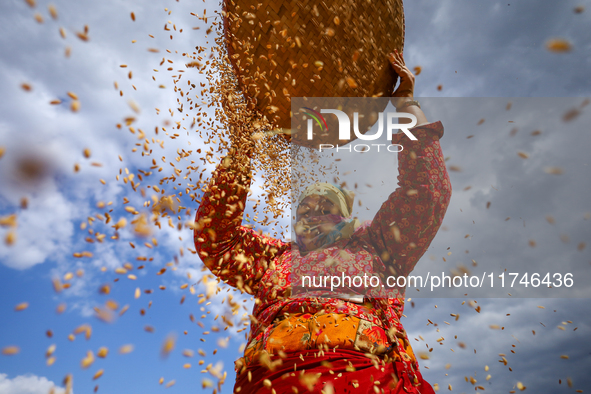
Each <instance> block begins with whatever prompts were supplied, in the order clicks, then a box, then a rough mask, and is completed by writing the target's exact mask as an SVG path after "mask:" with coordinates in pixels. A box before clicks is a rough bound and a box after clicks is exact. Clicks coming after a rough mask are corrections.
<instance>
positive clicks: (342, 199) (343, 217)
mask: <svg viewBox="0 0 591 394" xmlns="http://www.w3.org/2000/svg"><path fill="white" fill-rule="evenodd" d="M311 195H319V196H322V197H326V198H327V199H328V200H329V201H330V202H332V203H333V204H334V205H335V206H336V207H338V208H339V211H340V215H334V214H329V215H321V216H314V217H311V218H309V219H302V220H300V221H298V222H297V223H296V225H295V233H296V240H297V245H298V246H299V248H300V251H302V252H305V253H307V252H310V251H312V250H316V249H319V248H322V247H324V246H328V245H331V244H333V243H335V242H336V241H339V240H342V239H348V238H351V236H352V235H353V233H354V232H355V229H356V228H357V227H358V226H359V221H358V220H357V219H350V217H351V214H352V211H353V201H354V199H355V194H354V193H353V192H351V191H348V190H345V189H343V188H341V187H340V186H337V185H333V184H331V183H323V182H319V183H316V184H314V185H310V186H308V187H307V188H306V190H304V192H303V193H302V194H301V195H300V197H299V201H298V204H299V203H301V202H302V201H303V200H304V199H305V198H306V197H308V196H311ZM316 231H318V234H317V235H316V236H313V237H310V234H313V233H315V232H316Z"/></svg>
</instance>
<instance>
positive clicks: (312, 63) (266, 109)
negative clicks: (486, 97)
mask: <svg viewBox="0 0 591 394" xmlns="http://www.w3.org/2000/svg"><path fill="white" fill-rule="evenodd" d="M223 15H224V16H225V19H224V28H225V35H226V42H227V49H228V55H229V58H230V62H231V63H232V66H233V68H234V71H235V73H236V75H237V77H238V82H239V85H240V87H241V89H242V92H243V93H244V95H245V96H246V97H247V98H248V100H249V102H250V103H251V105H252V106H253V107H255V108H256V109H258V110H259V111H260V112H261V114H262V115H264V116H266V117H267V119H268V120H269V121H270V122H271V123H272V124H273V125H275V126H276V127H277V128H282V129H290V128H291V120H290V119H291V117H290V116H291V114H290V113H291V99H290V98H291V97H372V96H389V95H390V94H391V92H392V89H393V87H394V84H395V82H396V78H397V76H396V74H395V73H394V72H393V71H392V69H391V67H390V65H389V63H388V60H387V58H386V55H387V54H388V53H389V52H392V51H393V50H394V49H398V50H399V51H402V49H403V46H404V10H403V4H402V0H345V1H343V0H338V1H337V0H324V1H318V0H314V1H312V0H286V1H272V0H271V1H269V0H225V2H224V13H223ZM381 110H383V108H381V109H379V108H378V109H377V111H378V112H380V111H381ZM369 126H370V125H362V124H360V129H363V130H367V128H368V127H369ZM329 139H330V138H329ZM332 139H334V137H333V138H332ZM324 142H328V140H326V141H324Z"/></svg>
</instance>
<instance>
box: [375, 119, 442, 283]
mask: <svg viewBox="0 0 591 394" xmlns="http://www.w3.org/2000/svg"><path fill="white" fill-rule="evenodd" d="M411 132H412V134H413V135H414V136H415V137H417V141H412V140H410V139H409V138H408V137H407V136H406V135H405V134H403V133H399V134H395V135H393V136H392V143H393V144H400V145H402V146H403V147H404V149H403V150H402V152H400V153H399V154H398V172H399V175H398V184H399V187H398V189H396V191H395V192H394V193H392V194H391V195H390V196H389V198H388V200H387V201H386V202H385V203H384V204H383V205H382V207H381V208H380V210H379V211H378V213H377V214H376V216H375V218H374V219H373V221H372V223H371V226H370V229H369V237H370V240H371V242H372V243H373V245H374V246H375V247H376V248H377V251H378V253H380V255H381V257H382V260H383V261H384V263H385V264H386V265H387V266H389V267H391V269H390V271H392V269H393V270H394V272H390V273H389V274H395V275H408V274H409V273H410V272H411V271H412V270H413V268H414V266H415V264H416V263H417V261H418V260H419V259H420V258H421V256H422V255H423V254H424V253H425V252H426V251H427V248H428V247H429V245H430V244H431V241H432V240H433V238H434V237H435V234H437V230H439V227H440V225H441V222H442V221H443V216H444V215H445V211H446V210H447V206H448V205H449V201H450V199H451V183H450V180H449V175H448V174H447V170H446V167H445V161H444V158H443V153H442V152H441V147H440V145H439V138H441V137H442V136H443V125H442V124H441V122H435V123H429V124H426V125H423V126H419V127H415V128H414V129H411Z"/></svg>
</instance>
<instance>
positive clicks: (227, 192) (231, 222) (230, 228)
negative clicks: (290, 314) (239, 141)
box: [194, 148, 289, 294]
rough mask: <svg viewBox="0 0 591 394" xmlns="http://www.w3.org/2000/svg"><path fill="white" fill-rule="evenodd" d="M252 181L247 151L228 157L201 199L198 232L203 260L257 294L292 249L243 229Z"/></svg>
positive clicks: (228, 279)
mask: <svg viewBox="0 0 591 394" xmlns="http://www.w3.org/2000/svg"><path fill="white" fill-rule="evenodd" d="M232 151H234V149H233V148H231V152H232ZM251 178H252V174H251V167H250V158H249V157H248V154H245V152H244V151H241V152H238V153H236V154H235V155H232V156H228V157H226V158H224V159H223V160H222V163H220V165H218V167H217V169H216V170H215V171H214V173H213V174H212V177H211V180H210V183H209V185H208V186H207V189H206V190H205V194H204V195H203V197H202V199H201V205H200V206H199V209H198V210H197V215H196V217H195V232H194V238H195V247H196V249H197V252H198V254H199V257H200V258H201V260H203V263H204V264H205V265H206V266H207V267H208V268H209V269H210V271H211V272H212V273H213V274H215V275H216V276H218V277H219V278H220V279H222V280H223V281H224V282H226V283H228V284H229V285H231V286H234V287H237V288H238V289H240V290H243V291H245V292H247V293H249V294H253V293H254V292H256V288H257V286H258V285H259V279H260V278H261V277H262V276H263V274H264V273H265V271H266V270H267V268H268V267H269V264H270V262H271V261H272V259H273V258H274V257H275V256H277V255H278V254H281V253H283V252H284V251H285V250H287V248H288V247H289V246H288V245H287V244H285V243H283V242H281V241H279V240H277V239H274V238H270V237H266V236H263V235H260V234H259V233H257V232H256V231H254V230H253V229H250V228H247V227H244V226H242V217H243V214H244V208H245V206H246V198H247V196H248V191H249V190H250V182H251Z"/></svg>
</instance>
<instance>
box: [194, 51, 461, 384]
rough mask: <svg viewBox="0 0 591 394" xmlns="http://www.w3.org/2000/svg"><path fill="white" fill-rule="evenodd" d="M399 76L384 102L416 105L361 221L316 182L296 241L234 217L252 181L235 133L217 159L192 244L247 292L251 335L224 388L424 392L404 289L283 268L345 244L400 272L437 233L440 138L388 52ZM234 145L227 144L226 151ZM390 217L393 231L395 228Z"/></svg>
mask: <svg viewBox="0 0 591 394" xmlns="http://www.w3.org/2000/svg"><path fill="white" fill-rule="evenodd" d="M389 60H390V63H391V65H392V68H393V69H394V71H396V73H397V74H398V75H399V76H400V85H399V87H398V88H397V89H396V91H395V92H394V94H393V98H392V103H393V104H394V105H395V107H396V108H397V112H406V113H410V114H413V115H415V116H416V118H417V121H418V122H417V126H416V127H415V128H413V129H411V132H412V133H413V135H415V136H416V137H417V139H418V140H417V141H410V140H409V139H408V138H406V136H404V134H397V135H395V136H393V138H392V139H393V141H392V143H401V142H402V139H403V138H404V142H403V146H404V150H403V151H402V152H400V153H399V156H398V162H399V176H398V181H399V185H400V187H399V188H398V189H397V190H396V191H395V192H394V193H392V194H391V195H390V197H389V198H388V200H387V201H386V202H385V203H384V205H383V206H382V208H381V209H380V210H379V211H378V213H377V214H376V217H375V218H374V219H373V221H372V222H371V223H370V224H369V225H365V226H357V224H355V222H354V221H353V220H350V219H349V217H350V215H351V211H352V207H353V196H352V194H351V193H349V192H348V191H346V190H343V189H341V188H339V187H337V186H335V185H330V184H317V185H314V186H311V187H309V188H308V189H306V191H305V192H304V193H303V195H302V196H301V198H300V201H299V206H298V210H297V218H296V220H297V221H298V224H297V225H296V229H295V230H296V239H297V242H296V243H295V244H294V245H290V244H287V243H284V242H281V241H279V240H276V239H272V238H269V237H266V236H263V235H259V234H258V233H257V232H255V231H253V230H252V229H249V228H245V227H243V226H241V223H242V216H243V211H244V206H245V204H246V197H247V194H248V189H249V185H250V180H251V172H250V160H249V155H250V152H249V150H250V149H251V148H252V145H249V144H247V143H246V144H244V143H243V144H242V145H241V147H240V149H239V150H237V151H236V153H235V154H231V155H230V156H229V157H226V158H224V160H223V161H222V164H221V165H220V166H219V167H218V168H217V169H216V171H215V172H214V174H213V176H212V180H211V183H210V185H209V187H208V189H207V191H206V192H205V195H204V196H203V199H202V203H201V206H200V207H199V210H198V212H197V217H196V230H195V244H196V247H197V250H198V252H199V256H200V257H201V258H202V260H203V261H204V263H205V265H206V266H207V267H208V268H209V269H210V270H211V271H212V272H213V273H214V274H215V275H217V276H218V277H220V278H221V279H222V280H223V281H225V282H226V283H228V284H229V285H231V286H235V287H237V288H239V289H241V290H243V291H246V292H247V293H249V294H253V295H255V307H254V311H253V314H252V324H251V332H250V336H249V343H248V345H247V347H246V350H245V354H244V357H243V358H241V359H239V360H238V361H237V362H236V372H237V381H236V385H235V387H234V392H242V393H255V392H256V393H259V392H261V393H292V392H293V393H305V392H314V393H321V392H322V393H333V392H334V393H423V394H424V393H433V389H432V388H431V386H430V385H429V384H428V383H427V382H425V381H424V380H423V378H422V376H421V373H420V371H419V367H418V363H417V361H416V358H415V356H414V354H413V352H412V349H411V347H410V343H409V341H408V337H407V335H406V332H405V331H404V328H403V327H402V325H401V323H400V317H401V316H402V313H403V308H404V289H402V290H401V291H400V293H399V294H398V296H395V297H392V298H378V297H375V298H363V297H361V298H360V299H359V297H351V296H346V295H342V296H341V295H335V296H334V297H333V298H331V297H330V296H328V297H327V296H326V294H325V295H323V296H319V295H318V294H310V295H308V296H307V297H306V298H294V297H290V296H291V289H292V283H291V279H292V276H291V275H290V271H291V269H292V268H293V267H294V266H295V265H298V266H300V267H301V266H307V267H314V266H318V265H319V264H318V263H319V262H324V263H325V264H324V265H327V264H326V263H327V262H326V259H328V258H331V257H335V256H336V257H337V258H338V251H339V250H342V249H343V248H344V247H346V248H347V251H348V252H349V253H351V256H349V257H350V259H351V260H352V261H357V260H363V261H364V262H365V263H366V265H367V270H369V271H371V273H375V274H379V275H380V276H381V277H384V276H385V275H396V276H399V275H405V276H406V275H408V273H410V271H412V269H413V268H414V265H415V264H416V262H417V261H418V260H419V258H420V257H421V256H422V255H423V254H424V253H425V251H426V250H427V248H428V246H429V244H430V243H431V240H432V239H433V237H434V236H435V234H436V233H437V230H438V229H439V226H440V224H441V221H442V220H443V216H444V214H445V211H446V209H447V206H448V204H449V200H450V197H451V185H450V182H449V177H448V175H447V171H446V169H445V163H444V159H443V155H442V152H441V148H440V146H439V138H440V137H441V136H442V135H443V127H442V125H441V123H440V122H436V123H427V119H426V118H425V115H424V113H423V112H422V111H421V109H420V107H419V104H418V103H417V102H416V101H414V100H413V93H414V76H413V74H412V73H411V72H410V70H409V69H408V68H407V67H406V66H405V64H404V59H403V57H402V55H401V54H399V53H398V52H395V53H392V54H390V56H389ZM231 153H234V152H231ZM393 223H395V226H394V227H395V229H396V230H395V231H393Z"/></svg>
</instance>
